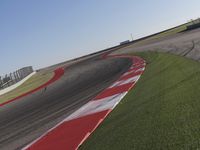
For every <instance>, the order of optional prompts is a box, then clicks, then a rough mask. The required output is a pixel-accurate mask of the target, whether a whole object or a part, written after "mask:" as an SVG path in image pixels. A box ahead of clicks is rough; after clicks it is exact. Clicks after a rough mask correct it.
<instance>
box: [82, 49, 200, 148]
mask: <svg viewBox="0 0 200 150" xmlns="http://www.w3.org/2000/svg"><path fill="white" fill-rule="evenodd" d="M137 55H139V56H141V57H143V58H144V59H146V60H147V62H148V65H147V67H146V70H145V73H144V74H143V75H142V77H141V78H140V80H139V81H138V83H137V84H136V86H135V88H134V89H133V90H132V91H130V92H129V93H128V95H127V96H126V97H125V98H124V99H123V100H122V101H121V103H120V104H119V105H118V106H117V107H116V108H115V109H114V110H113V112H112V113H111V114H110V115H109V116H108V117H107V118H106V120H105V121H104V122H103V123H102V124H101V125H100V126H99V127H98V128H97V130H96V131H95V132H94V133H93V134H92V135H91V136H90V137H89V139H88V140H87V141H86V142H85V143H84V144H83V145H82V146H81V147H80V149H83V150H85V149H86V150H94V149H95V150H149V149H151V150H161V149H162V150H163V149H164V150H189V149H195V150H197V149H200V63H198V62H195V61H193V60H189V59H186V58H183V57H179V56H175V55H170V54H164V53H156V52H142V53H137Z"/></svg>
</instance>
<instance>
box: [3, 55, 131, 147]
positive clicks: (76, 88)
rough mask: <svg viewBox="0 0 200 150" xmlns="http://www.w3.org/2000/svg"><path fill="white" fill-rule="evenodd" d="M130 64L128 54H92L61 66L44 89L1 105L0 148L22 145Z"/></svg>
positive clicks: (93, 93)
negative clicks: (57, 75) (105, 56)
mask: <svg viewBox="0 0 200 150" xmlns="http://www.w3.org/2000/svg"><path fill="white" fill-rule="evenodd" d="M130 65H131V61H130V60H129V59H127V58H109V59H105V60H100V59H98V58H93V59H90V60H86V61H83V62H81V63H78V64H75V65H72V66H71V67H68V68H64V70H65V74H64V75H63V76H62V77H61V78H60V79H59V80H57V82H54V83H52V84H50V85H49V86H48V87H47V89H44V88H41V89H38V91H37V92H33V93H29V95H26V96H23V97H20V98H18V99H19V100H17V101H14V100H13V101H12V103H7V104H6V105H3V106H1V107H0V149H21V148H22V147H24V146H25V145H27V144H28V143H30V142H31V141H33V140H34V139H36V138H37V137H39V136H40V135H41V134H43V133H44V132H46V131H47V130H48V129H50V128H52V127H53V126H55V125H56V124H57V123H58V122H60V121H61V120H63V118H66V117H67V116H69V115H70V114H71V113H73V112H74V111H75V110H77V109H78V108H80V107H81V106H82V105H83V104H85V103H87V102H88V101H90V100H91V99H92V98H94V97H95V96H96V95H97V94H98V93H99V92H100V91H102V90H103V89H105V88H106V87H108V86H109V85H110V84H111V83H112V82H113V81H115V80H116V79H117V78H118V77H119V76H120V75H121V74H122V73H123V72H125V71H126V70H127V69H128V68H129V67H130Z"/></svg>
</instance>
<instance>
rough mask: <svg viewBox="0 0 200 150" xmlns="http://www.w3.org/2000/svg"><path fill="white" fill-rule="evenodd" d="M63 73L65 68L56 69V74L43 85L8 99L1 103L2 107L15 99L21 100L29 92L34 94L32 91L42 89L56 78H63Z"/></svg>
mask: <svg viewBox="0 0 200 150" xmlns="http://www.w3.org/2000/svg"><path fill="white" fill-rule="evenodd" d="M63 74H64V69H63V68H58V69H56V70H54V76H53V77H52V78H51V79H50V80H49V81H47V82H46V83H44V84H43V85H41V86H39V87H37V88H35V89H33V90H31V91H29V92H26V93H24V94H22V95H20V96H17V97H15V98H13V99H11V100H8V101H6V102H3V103H1V104H0V107H1V106H4V105H6V104H8V103H11V102H13V101H16V100H19V99H20V98H22V97H25V96H27V95H29V94H32V93H34V92H36V91H38V90H40V89H42V88H45V87H47V86H48V85H50V84H52V83H53V82H55V81H56V80H58V79H59V78H61V76H63Z"/></svg>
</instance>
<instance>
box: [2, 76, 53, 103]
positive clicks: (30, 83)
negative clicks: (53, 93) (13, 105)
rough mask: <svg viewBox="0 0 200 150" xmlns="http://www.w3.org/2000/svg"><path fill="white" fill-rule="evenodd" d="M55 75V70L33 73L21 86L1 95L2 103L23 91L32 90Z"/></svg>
mask: <svg viewBox="0 0 200 150" xmlns="http://www.w3.org/2000/svg"><path fill="white" fill-rule="evenodd" d="M52 77H53V72H39V73H36V74H35V75H33V76H32V77H31V78H30V79H28V80H27V81H26V82H24V83H23V84H22V85H21V86H19V87H18V88H16V89H14V90H12V91H10V92H8V93H6V94H3V95H0V103H3V102H6V101H8V100H10V99H13V98H15V97H17V96H19V95H21V94H23V93H26V92H28V91H30V90H33V89H35V88H37V87H39V86H40V85H42V84H44V83H45V82H47V81H48V80H50V79H51V78H52Z"/></svg>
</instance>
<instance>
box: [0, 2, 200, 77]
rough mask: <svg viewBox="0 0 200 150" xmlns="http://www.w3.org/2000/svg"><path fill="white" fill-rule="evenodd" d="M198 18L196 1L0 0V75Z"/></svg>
mask: <svg viewBox="0 0 200 150" xmlns="http://www.w3.org/2000/svg"><path fill="white" fill-rule="evenodd" d="M197 17H200V0H98V1H97V0H1V1H0V75H1V74H4V73H8V72H10V71H14V70H16V69H18V68H20V67H24V66H27V65H32V66H33V67H34V68H35V69H38V68H41V67H45V66H48V65H52V64H55V63H58V62H62V61H65V60H69V59H71V58H74V57H78V56H81V55H85V54H88V53H91V52H95V51H98V50H101V49H104V48H107V47H111V46H114V45H116V44H118V43H119V42H120V41H124V40H127V39H130V33H132V34H133V36H134V38H139V37H142V36H145V35H148V34H151V33H154V32H157V31H160V30H163V29H166V28H169V27H173V26H176V25H179V24H181V23H184V22H187V21H188V20H189V19H192V18H193V19H195V18H197Z"/></svg>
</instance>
